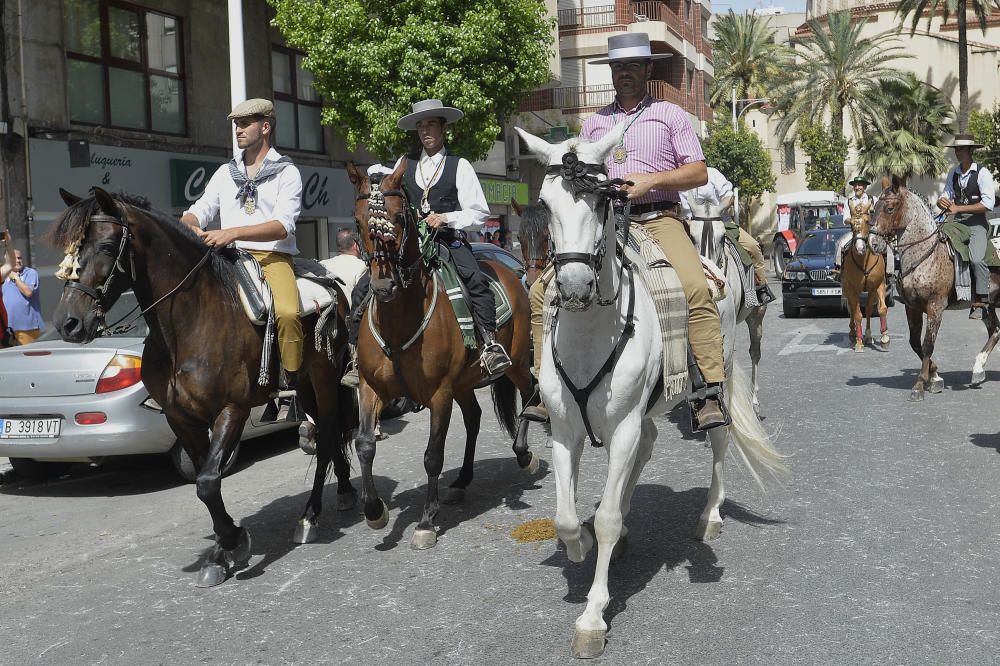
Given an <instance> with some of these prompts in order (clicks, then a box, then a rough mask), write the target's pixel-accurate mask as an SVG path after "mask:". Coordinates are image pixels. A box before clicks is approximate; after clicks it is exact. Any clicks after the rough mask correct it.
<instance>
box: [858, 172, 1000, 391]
mask: <svg viewBox="0 0 1000 666" xmlns="http://www.w3.org/2000/svg"><path fill="white" fill-rule="evenodd" d="M873 217H874V220H875V224H874V225H873V231H872V233H873V234H875V235H878V236H881V237H882V238H885V239H886V240H893V239H895V240H896V242H897V244H896V249H897V250H898V254H899V268H900V271H901V274H902V284H901V287H900V291H899V293H900V296H901V297H902V299H903V302H904V303H905V304H906V323H907V325H908V326H909V329H910V347H911V348H912V349H913V351H914V352H915V353H916V354H917V356H919V357H920V359H921V360H922V361H923V363H922V365H921V368H920V374H919V376H918V377H917V382H916V384H914V385H913V390H912V391H911V392H910V400H912V401H919V400H923V399H924V390H925V389H926V390H927V391H930V392H931V393H940V392H941V391H942V389H944V379H942V378H941V376H940V375H939V374H938V367H937V364H936V363H934V360H933V359H932V358H931V355H932V354H933V353H934V343H935V342H936V340H937V334H938V329H940V328H941V318H942V316H943V315H944V311H945V310H947V309H958V308H968V307H969V303H968V302H965V303H960V302H957V301H955V300H954V294H953V287H954V283H955V267H954V264H953V263H952V259H951V256H950V255H949V252H948V247H947V246H946V245H945V244H944V243H943V242H941V238H940V234H939V232H938V229H937V224H936V223H935V221H934V218H932V217H931V213H930V211H929V210H928V209H927V206H926V205H925V204H924V202H923V201H921V200H920V197H918V196H917V195H916V194H914V193H913V192H911V191H910V190H909V189H907V188H906V186H905V184H903V182H902V181H900V180H899V179H898V178H893V182H892V186H891V187H888V188H886V190H885V191H884V192H883V193H882V197H881V198H880V199H879V202H878V203H877V204H876V205H875V211H874V214H873ZM845 268H846V266H845ZM998 296H1000V279H998V276H997V274H996V273H994V272H991V273H990V299H989V303H990V305H989V308H987V310H986V314H985V316H984V317H983V323H984V324H985V325H986V331H987V334H988V336H989V337H988V338H987V340H986V344H985V345H984V346H983V348H982V350H981V351H980V352H979V354H977V355H976V362H975V365H974V366H973V369H972V384H973V386H975V385H978V384H981V383H983V382H984V381H985V380H986V370H985V365H986V359H987V358H988V357H989V355H990V352H991V351H993V347H995V346H996V344H997V340H1000V323H998V321H997V315H996V305H997V299H998ZM924 315H926V316H927V331H926V333H925V334H924V338H923V342H921V339H920V334H921V331H922V329H923V327H924Z"/></svg>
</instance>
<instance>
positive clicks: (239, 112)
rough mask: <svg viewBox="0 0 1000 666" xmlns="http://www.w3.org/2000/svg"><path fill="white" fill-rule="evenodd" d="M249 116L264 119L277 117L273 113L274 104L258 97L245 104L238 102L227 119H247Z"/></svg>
mask: <svg viewBox="0 0 1000 666" xmlns="http://www.w3.org/2000/svg"><path fill="white" fill-rule="evenodd" d="M250 116H264V117H265V118H276V117H277V116H276V115H275V113H274V104H272V103H271V100H269V99H260V98H259V97H257V98H254V99H248V100H247V101H245V102H240V103H239V104H237V105H236V106H234V107H233V110H232V111H231V112H230V113H229V115H228V116H227V117H228V118H229V119H230V120H235V119H237V118H248V117H250Z"/></svg>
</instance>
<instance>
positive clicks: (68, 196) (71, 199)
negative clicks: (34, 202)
mask: <svg viewBox="0 0 1000 666" xmlns="http://www.w3.org/2000/svg"><path fill="white" fill-rule="evenodd" d="M59 196H60V197H62V200H63V203H65V204H66V205H67V206H72V205H74V204H78V203H80V201H82V199H81V198H80V197H78V196H76V195H75V194H73V193H72V192H67V191H66V190H64V189H63V188H61V187H60V188H59Z"/></svg>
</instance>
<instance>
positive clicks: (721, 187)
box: [681, 167, 733, 222]
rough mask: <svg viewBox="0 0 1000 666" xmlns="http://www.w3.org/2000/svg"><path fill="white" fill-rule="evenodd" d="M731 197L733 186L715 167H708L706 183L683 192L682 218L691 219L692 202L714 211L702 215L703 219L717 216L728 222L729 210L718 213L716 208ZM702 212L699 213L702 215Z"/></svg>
mask: <svg viewBox="0 0 1000 666" xmlns="http://www.w3.org/2000/svg"><path fill="white" fill-rule="evenodd" d="M732 195H733V184H732V183H730V182H729V179H727V178H726V177H725V176H723V175H722V172H721V171H719V170H718V169H716V168H715V167H708V182H707V183H705V184H704V185H702V186H701V187H696V188H694V189H692V190H687V191H686V192H684V196H682V197H681V208H682V209H683V210H684V217H692V210H691V201H689V199H690V200H693V201H694V203H695V205H699V204H705V205H707V206H708V207H709V208H710V209H713V208H714V209H715V212H713V213H712V214H711V215H704V216H705V217H714V216H716V215H719V216H720V217H722V219H723V220H724V221H727V222H728V221H729V220H730V218H731V216H730V214H729V209H728V208H727V209H725V210H724V211H719V210H718V208H719V206H720V205H721V204H722V202H723V201H725V199H726V197H730V196H732ZM703 213H704V211H702V212H700V213H699V215H702V214H703Z"/></svg>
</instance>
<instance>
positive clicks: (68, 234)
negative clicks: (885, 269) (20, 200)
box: [50, 187, 135, 342]
mask: <svg viewBox="0 0 1000 666" xmlns="http://www.w3.org/2000/svg"><path fill="white" fill-rule="evenodd" d="M93 193H94V196H93V197H92V198H89V199H81V198H80V197H77V196H74V195H72V194H70V193H69V192H67V191H66V190H63V189H60V190H59V194H60V195H61V196H62V199H63V201H64V202H65V203H66V205H67V206H68V208H67V209H66V210H65V211H64V212H63V213H62V215H60V216H59V218H58V219H57V220H56V223H55V225H54V227H53V231H52V234H51V237H50V238H51V240H52V242H53V244H54V245H56V246H57V247H59V246H61V247H64V248H65V253H66V256H65V258H64V259H63V261H62V263H61V264H60V265H59V270H58V271H57V272H56V277H57V278H59V279H60V280H64V281H65V283H66V284H65V285H64V287H63V293H62V296H61V297H60V299H59V305H58V306H57V307H56V312H55V315H54V319H53V326H54V327H55V329H56V330H57V331H58V332H59V335H60V336H61V337H62V339H63V340H65V341H67V342H90V341H92V340H93V339H94V338H95V337H97V334H98V332H99V327H101V326H103V324H104V315H105V314H106V313H107V312H108V310H109V309H110V308H111V306H112V305H114V303H115V301H117V300H118V297H119V296H121V294H122V292H124V291H125V290H126V289H128V288H129V287H130V286H131V284H132V281H133V280H134V279H135V267H134V264H133V263H132V256H131V253H130V248H129V238H130V236H131V234H130V232H129V220H128V206H127V205H125V204H124V203H122V202H119V201H116V200H115V199H114V198H112V196H111V195H110V194H108V193H107V192H106V191H104V190H102V189H101V188H99V187H95V188H94V190H93Z"/></svg>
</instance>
